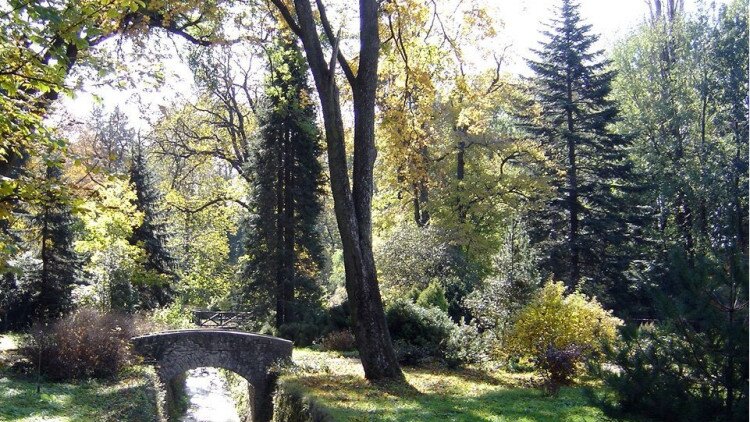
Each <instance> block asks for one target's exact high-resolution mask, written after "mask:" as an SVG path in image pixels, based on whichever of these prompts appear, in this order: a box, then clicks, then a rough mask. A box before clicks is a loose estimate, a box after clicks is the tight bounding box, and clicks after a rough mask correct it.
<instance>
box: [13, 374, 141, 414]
mask: <svg viewBox="0 0 750 422" xmlns="http://www.w3.org/2000/svg"><path fill="white" fill-rule="evenodd" d="M36 388H37V384H36V381H35V380H34V379H32V378H30V377H23V376H12V375H8V374H1V373H0V420H23V419H26V418H29V419H32V418H33V419H34V420H40V419H41V420H46V419H63V418H64V419H67V420H71V421H149V420H154V419H155V414H156V391H155V390H154V389H153V387H152V386H151V385H150V383H149V382H146V380H145V378H144V379H139V378H128V379H127V380H124V381H121V382H116V381H112V382H96V381H87V382H77V383H53V382H42V383H41V392H40V393H37V392H36Z"/></svg>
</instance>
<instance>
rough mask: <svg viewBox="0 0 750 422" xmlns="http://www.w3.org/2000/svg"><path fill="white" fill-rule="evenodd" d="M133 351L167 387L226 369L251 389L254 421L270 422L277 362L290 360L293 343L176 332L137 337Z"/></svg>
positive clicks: (219, 332)
mask: <svg viewBox="0 0 750 422" xmlns="http://www.w3.org/2000/svg"><path fill="white" fill-rule="evenodd" d="M131 342H132V344H133V349H134V351H135V352H136V353H137V354H139V355H141V356H142V357H143V358H144V360H145V363H147V364H152V365H154V366H155V367H156V370H157V373H158V375H159V378H160V379H161V381H162V383H163V384H164V385H169V382H170V381H171V380H172V379H174V378H175V377H176V376H178V375H180V374H183V373H185V372H186V371H188V370H190V369H195V368H200V367H215V368H224V369H228V370H230V371H233V372H235V373H237V374H238V375H240V376H242V377H244V378H245V379H246V380H247V381H248V383H249V384H250V385H251V386H252V391H251V392H250V393H251V398H252V400H251V403H252V404H253V406H252V414H253V420H254V421H268V420H270V419H271V415H272V411H273V408H272V406H273V404H272V401H271V394H272V393H273V391H272V390H273V383H274V382H275V376H274V374H272V373H270V372H269V370H270V369H271V367H272V366H273V364H274V363H276V362H278V361H285V360H291V358H292V342H291V341H288V340H284V339H280V338H276V337H270V336H264V335H260V334H253V333H247V332H241V331H228V330H208V329H195V330H175V331H164V332H160V333H154V334H149V335H145V336H141V337H134V338H133V339H132V340H131Z"/></svg>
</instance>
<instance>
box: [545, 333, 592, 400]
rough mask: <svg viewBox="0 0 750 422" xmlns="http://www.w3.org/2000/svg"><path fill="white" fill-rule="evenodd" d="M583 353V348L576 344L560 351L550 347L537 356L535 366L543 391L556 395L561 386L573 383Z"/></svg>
mask: <svg viewBox="0 0 750 422" xmlns="http://www.w3.org/2000/svg"><path fill="white" fill-rule="evenodd" d="M585 351H586V349H585V348H583V347H581V346H578V345H576V344H569V345H567V346H565V347H563V348H562V349H558V348H556V347H555V346H552V345H550V346H548V347H547V350H545V351H544V353H542V354H541V355H540V356H537V358H536V360H535V364H536V367H537V369H538V370H539V371H540V372H541V373H542V377H543V378H544V380H545V383H544V389H545V390H546V391H547V392H548V393H550V394H552V395H556V394H557V392H558V391H559V390H560V387H561V386H563V385H569V384H570V383H571V382H572V381H573V376H574V375H575V374H576V369H577V368H578V365H579V364H580V363H581V359H582V358H583V356H584V353H585Z"/></svg>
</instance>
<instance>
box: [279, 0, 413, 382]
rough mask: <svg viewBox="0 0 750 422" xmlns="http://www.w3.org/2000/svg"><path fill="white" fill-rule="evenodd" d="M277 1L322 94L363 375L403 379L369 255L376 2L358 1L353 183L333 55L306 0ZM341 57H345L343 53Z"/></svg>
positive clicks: (336, 209)
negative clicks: (328, 54)
mask: <svg viewBox="0 0 750 422" xmlns="http://www.w3.org/2000/svg"><path fill="white" fill-rule="evenodd" d="M272 1H273V3H274V4H275V5H276V7H277V8H278V9H279V11H280V12H281V14H282V16H283V17H284V19H285V20H286V21H287V23H288V24H289V26H290V27H291V28H292V30H293V31H294V32H295V33H296V34H297V36H299V38H300V39H301V40H302V44H303V46H304V48H305V53H306V56H307V61H308V64H309V65H310V70H311V71H312V74H313V79H314V80H315V87H316V89H317V91H318V95H319V97H320V103H321V109H322V112H323V122H324V126H325V134H326V149H327V152H328V167H329V171H330V182H331V193H332V195H333V202H334V212H335V215H336V222H337V225H338V229H339V233H340V235H341V244H342V248H343V255H344V268H345V271H346V291H347V295H348V297H349V303H350V306H351V310H352V320H353V321H352V325H353V328H354V335H355V338H356V341H357V349H359V352H360V359H361V361H362V366H363V368H364V371H365V377H366V378H367V379H369V380H372V381H378V380H385V379H397V380H403V373H402V372H401V368H400V367H399V365H398V361H397V360H396V354H395V352H394V350H393V345H392V343H391V336H390V333H389V332H388V325H387V324H386V320H385V312H384V310H383V302H382V299H381V296H380V290H379V288H378V282H377V273H376V270H375V259H374V257H373V252H372V218H371V202H372V189H373V166H374V164H375V156H376V150H375V90H376V88H377V71H378V55H379V49H380V38H379V34H378V3H377V1H375V0H360V54H359V66H357V69H358V73H357V75H356V77H355V76H353V75H349V74H347V79H348V81H349V84H350V85H351V87H352V93H353V96H354V157H353V179H354V180H353V182H352V183H351V184H350V181H349V175H348V168H347V155H346V148H345V144H344V124H343V120H342V118H341V104H340V98H339V89H338V86H337V85H336V80H335V70H334V65H335V61H334V60H335V58H334V60H332V61H331V65H330V66H329V64H328V62H327V61H326V59H325V56H324V53H323V49H322V46H321V44H320V36H319V34H318V32H317V28H316V24H315V21H314V18H313V12H312V6H311V4H310V2H309V0H295V1H294V8H295V12H296V17H297V20H296V21H295V19H294V17H293V15H292V13H291V12H290V10H288V9H287V8H286V6H285V5H284V3H283V2H282V1H281V0H272ZM334 44H335V43H334ZM334 50H335V48H334ZM337 57H338V59H339V61H340V62H343V60H342V56H341V55H340V54H337ZM344 63H345V62H344ZM344 63H342V66H344V65H345V64H344ZM345 72H346V69H345Z"/></svg>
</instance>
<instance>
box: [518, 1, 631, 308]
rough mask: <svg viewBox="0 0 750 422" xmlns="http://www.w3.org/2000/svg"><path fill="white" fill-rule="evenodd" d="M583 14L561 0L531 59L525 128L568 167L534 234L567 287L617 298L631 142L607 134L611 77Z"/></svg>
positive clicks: (550, 266)
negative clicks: (536, 108) (533, 103)
mask: <svg viewBox="0 0 750 422" xmlns="http://www.w3.org/2000/svg"><path fill="white" fill-rule="evenodd" d="M578 9H579V6H578V4H577V3H576V2H575V1H574V0H563V1H562V5H561V7H560V9H559V12H558V16H557V17H556V18H555V19H553V21H552V24H551V25H550V30H549V31H546V32H545V33H544V34H545V35H546V37H547V38H548V40H547V41H546V42H543V43H542V44H541V48H540V49H539V50H537V51H535V53H536V54H537V55H538V57H539V60H538V61H529V66H530V67H531V69H532V70H533V71H534V72H535V74H536V76H535V78H534V80H533V87H534V88H533V89H534V91H535V92H534V94H535V97H536V100H537V101H538V103H539V105H540V108H541V116H540V117H539V118H538V119H536V120H533V119H532V118H529V117H527V118H526V126H527V128H528V129H530V131H531V132H532V133H534V134H536V135H538V136H539V137H540V138H541V139H542V140H543V142H544V143H545V146H546V150H547V154H548V155H549V157H550V159H551V160H552V161H553V162H555V163H557V164H558V166H559V168H561V169H564V176H559V175H558V176H556V177H553V184H554V186H555V188H556V189H555V191H556V194H555V195H554V197H553V199H552V200H551V202H550V204H549V206H548V207H547V210H546V211H545V215H542V216H541V217H542V218H541V225H539V224H538V225H537V226H536V227H533V229H534V230H533V234H534V238H535V239H534V240H535V241H536V242H539V243H540V244H541V246H543V250H545V251H546V254H545V255H546V257H545V258H546V259H545V262H544V264H545V267H546V269H547V270H548V271H550V272H551V273H552V274H553V276H554V277H555V278H557V279H562V280H564V281H565V282H566V283H567V284H568V285H569V286H578V285H579V284H583V285H585V286H586V287H587V289H588V290H589V292H590V293H595V294H597V295H599V296H602V295H603V296H605V298H606V296H607V293H609V294H612V293H613V292H611V291H608V290H610V288H608V286H607V285H606V284H609V285H610V286H609V287H612V286H615V287H616V286H618V285H619V283H617V281H616V280H617V279H618V277H620V274H622V273H623V272H624V269H625V267H626V265H627V262H626V261H625V260H624V259H623V253H622V249H623V247H624V245H625V244H626V240H627V239H626V238H627V233H626V224H625V221H626V220H625V214H626V213H625V211H626V210H627V207H626V206H625V205H626V204H625V203H624V201H623V200H622V194H623V192H624V191H625V190H626V189H627V184H628V183H629V182H628V180H629V178H630V164H629V162H628V160H627V156H626V148H627V145H628V144H627V142H626V141H625V140H624V139H623V138H622V137H620V136H618V135H616V134H614V133H612V132H611V131H610V130H609V125H610V124H611V123H613V122H614V121H615V120H616V118H617V108H616V107H615V104H613V103H612V102H611V101H610V100H608V98H607V97H608V95H609V93H610V84H611V82H612V79H613V77H614V73H613V72H612V71H611V70H608V66H609V61H607V60H603V59H602V58H601V56H602V51H596V50H594V49H593V44H594V43H595V42H596V40H597V38H598V36H596V35H594V34H592V33H591V25H587V24H584V23H583V22H582V21H581V18H580V16H579V10H578ZM537 220H540V219H537ZM591 282H593V283H591ZM601 283H605V284H604V285H602V284H601ZM596 284H598V285H596Z"/></svg>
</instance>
